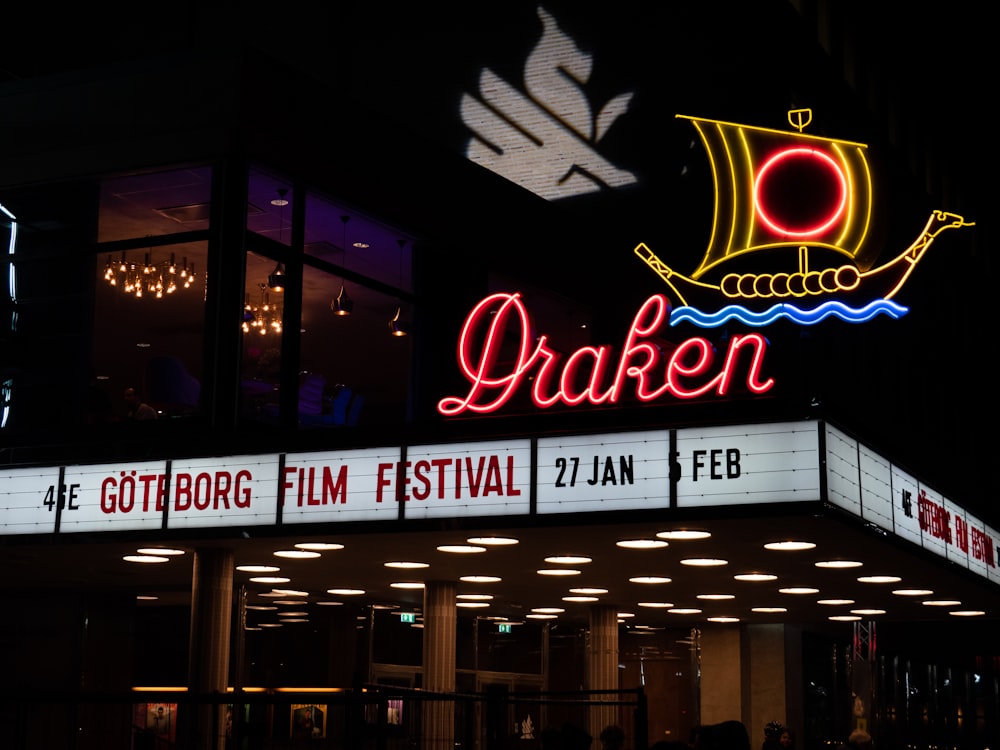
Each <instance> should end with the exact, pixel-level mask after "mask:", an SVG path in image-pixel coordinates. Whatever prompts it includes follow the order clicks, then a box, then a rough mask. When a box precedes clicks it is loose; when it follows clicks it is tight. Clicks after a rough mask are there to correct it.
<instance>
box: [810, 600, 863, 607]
mask: <svg viewBox="0 0 1000 750" xmlns="http://www.w3.org/2000/svg"><path fill="white" fill-rule="evenodd" d="M816 603H817V604H824V605H827V606H830V607H844V606H846V605H848V604H854V600H853V599H817V600H816Z"/></svg>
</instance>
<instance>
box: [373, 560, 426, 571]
mask: <svg viewBox="0 0 1000 750" xmlns="http://www.w3.org/2000/svg"><path fill="white" fill-rule="evenodd" d="M382 564H383V565H384V566H385V567H387V568H403V569H411V570H412V569H416V568H429V567H430V563H425V562H416V561H406V560H394V561H392V562H387V563H382Z"/></svg>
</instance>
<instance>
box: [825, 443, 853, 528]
mask: <svg viewBox="0 0 1000 750" xmlns="http://www.w3.org/2000/svg"><path fill="white" fill-rule="evenodd" d="M859 476H860V472H859V467H858V441H857V440H855V439H854V438H851V437H848V436H847V435H845V434H844V433H843V432H841V431H840V430H838V429H836V428H835V427H831V426H830V425H827V426H826V496H827V499H828V500H829V501H830V502H831V503H833V504H834V505H836V506H839V507H841V508H843V509H844V510H848V511H850V512H851V513H854V514H855V515H858V516H860V515H861V485H860V482H859Z"/></svg>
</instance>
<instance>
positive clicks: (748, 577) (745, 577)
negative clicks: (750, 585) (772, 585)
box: [733, 573, 778, 582]
mask: <svg viewBox="0 0 1000 750" xmlns="http://www.w3.org/2000/svg"><path fill="white" fill-rule="evenodd" d="M733 580H736V581H752V582H759V581H776V580H778V576H776V575H774V574H773V573H737V574H736V575H734V576H733Z"/></svg>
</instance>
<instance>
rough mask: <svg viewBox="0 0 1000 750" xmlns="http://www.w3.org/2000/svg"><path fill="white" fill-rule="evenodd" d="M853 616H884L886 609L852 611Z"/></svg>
mask: <svg viewBox="0 0 1000 750" xmlns="http://www.w3.org/2000/svg"><path fill="white" fill-rule="evenodd" d="M851 614H852V615H884V614H885V610H884V609H852V610H851Z"/></svg>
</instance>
